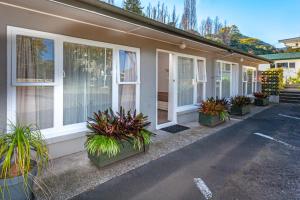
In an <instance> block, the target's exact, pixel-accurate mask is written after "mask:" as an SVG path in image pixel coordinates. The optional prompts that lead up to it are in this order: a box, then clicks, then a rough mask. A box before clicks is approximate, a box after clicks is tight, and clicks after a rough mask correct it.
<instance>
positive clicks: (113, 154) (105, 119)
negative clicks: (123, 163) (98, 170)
mask: <svg viewBox="0 0 300 200" xmlns="http://www.w3.org/2000/svg"><path fill="white" fill-rule="evenodd" d="M87 123H88V125H87V127H88V129H89V130H91V132H90V133H89V134H88V136H87V141H86V143H85V148H86V150H87V153H88V157H89V158H90V160H91V161H92V162H93V163H94V164H95V165H96V166H97V167H104V166H106V165H109V164H111V163H114V162H116V161H119V160H123V159H125V158H128V157H131V156H133V155H136V154H139V153H142V152H146V151H147V150H148V148H149V144H150V142H151V136H153V135H154V134H153V133H152V132H150V131H148V130H146V127H147V126H149V125H150V122H148V117H146V116H144V115H143V114H142V113H140V114H136V112H134V113H133V114H132V113H131V112H130V111H128V112H127V113H125V111H124V109H123V108H120V111H119V113H116V114H115V113H114V112H113V111H112V110H111V109H110V110H106V111H104V112H101V111H98V113H94V116H93V117H92V118H89V121H88V122H87Z"/></svg>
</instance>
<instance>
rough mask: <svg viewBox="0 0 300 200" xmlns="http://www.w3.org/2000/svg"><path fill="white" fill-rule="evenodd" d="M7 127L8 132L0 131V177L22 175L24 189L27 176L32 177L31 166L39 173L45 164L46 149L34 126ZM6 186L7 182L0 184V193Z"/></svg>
mask: <svg viewBox="0 0 300 200" xmlns="http://www.w3.org/2000/svg"><path fill="white" fill-rule="evenodd" d="M9 129H10V131H9V132H8V133H4V132H0V160H2V163H0V169H1V172H0V179H4V181H5V182H6V180H7V179H9V178H13V177H16V176H22V177H23V179H24V189H25V188H28V187H29V186H28V178H31V177H32V174H31V173H30V172H31V171H32V170H33V168H34V167H36V168H37V172H38V174H40V173H41V171H42V169H43V168H44V167H46V166H47V164H48V160H49V156H48V149H47V146H46V143H45V142H44V140H43V137H42V134H41V132H40V130H39V129H38V128H37V127H36V126H34V125H28V126H24V125H21V124H10V127H9ZM7 188H8V186H7V184H5V186H0V193H3V192H4V190H7ZM29 189H30V190H31V188H29ZM25 191H26V190H25ZM8 192H9V191H8ZM28 195H29V194H28Z"/></svg>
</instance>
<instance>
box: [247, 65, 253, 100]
mask: <svg viewBox="0 0 300 200" xmlns="http://www.w3.org/2000/svg"><path fill="white" fill-rule="evenodd" d="M247 76H248V81H247V95H250V94H252V88H253V84H252V83H253V70H251V69H248V70H247Z"/></svg>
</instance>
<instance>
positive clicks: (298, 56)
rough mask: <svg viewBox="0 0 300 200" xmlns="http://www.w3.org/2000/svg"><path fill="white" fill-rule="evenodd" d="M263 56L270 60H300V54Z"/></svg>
mask: <svg viewBox="0 0 300 200" xmlns="http://www.w3.org/2000/svg"><path fill="white" fill-rule="evenodd" d="M261 56H262V57H264V58H266V59H269V60H293V59H300V52H291V53H277V54H265V55H261Z"/></svg>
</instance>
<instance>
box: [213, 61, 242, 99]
mask: <svg viewBox="0 0 300 200" xmlns="http://www.w3.org/2000/svg"><path fill="white" fill-rule="evenodd" d="M217 63H220V69H219V70H220V80H216V74H214V77H215V98H217V96H218V97H219V98H223V96H222V78H223V70H222V67H223V64H229V65H230V96H232V95H233V85H232V84H233V82H232V81H233V78H232V73H233V69H232V66H233V65H237V67H238V68H239V64H238V63H235V62H229V61H225V60H216V67H217ZM216 67H215V70H216ZM237 80H238V79H237ZM217 82H219V86H220V93H219V94H217V84H216V83H217ZM228 98H229V97H228Z"/></svg>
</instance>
